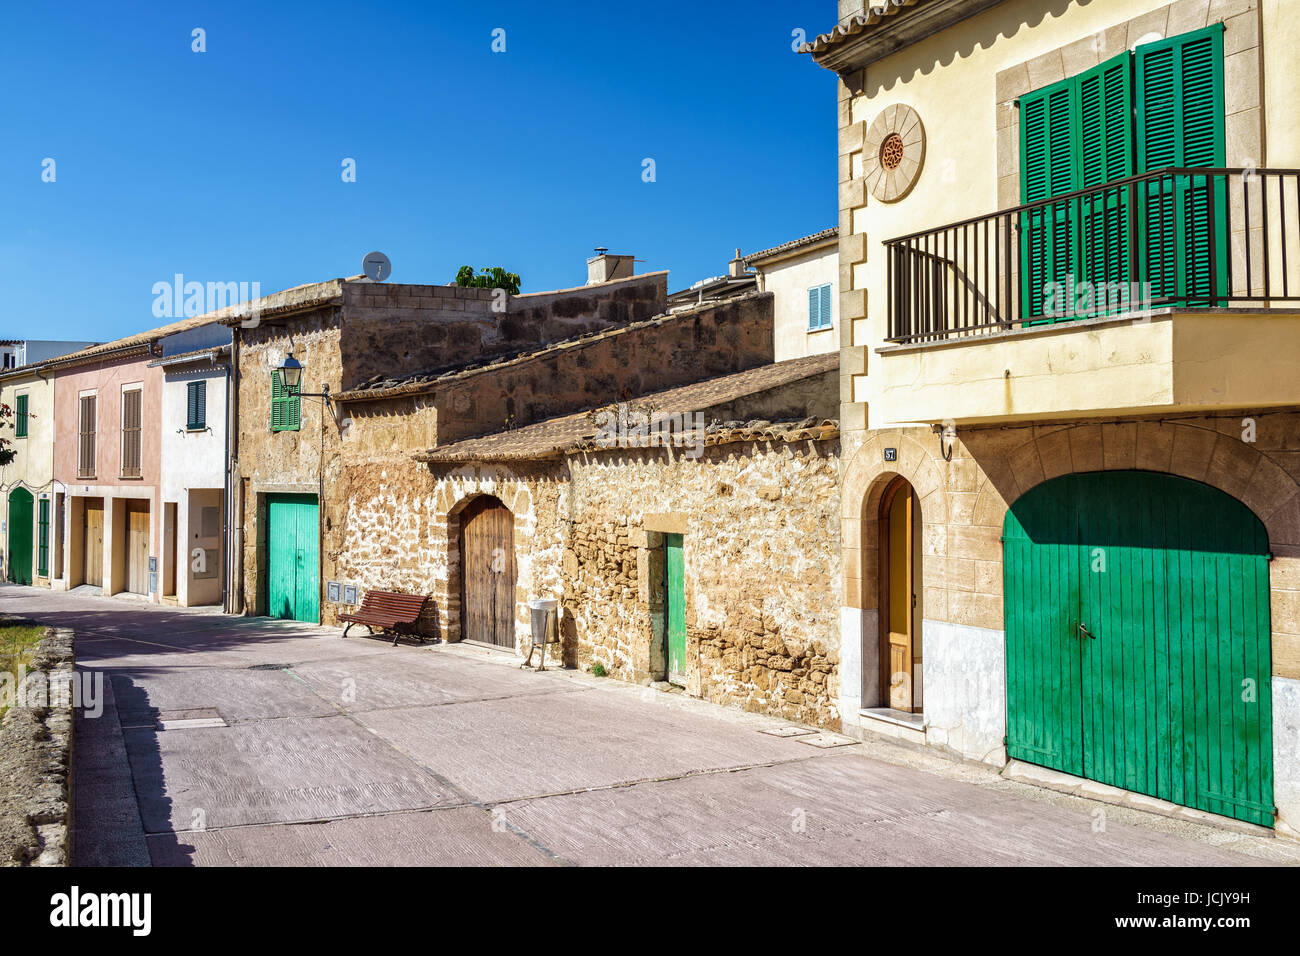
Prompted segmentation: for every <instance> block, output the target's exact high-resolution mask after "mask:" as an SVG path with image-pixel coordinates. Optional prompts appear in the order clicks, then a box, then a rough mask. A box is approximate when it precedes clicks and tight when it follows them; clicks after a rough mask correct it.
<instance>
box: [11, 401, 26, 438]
mask: <svg viewBox="0 0 1300 956" xmlns="http://www.w3.org/2000/svg"><path fill="white" fill-rule="evenodd" d="M14 404H15V405H16V406H17V409H16V411H15V416H16V418H17V421H15V422H14V434H15V435H16V436H17V437H19V438H26V437H27V396H26V395H19V396H18V397H17V399H15V400H14Z"/></svg>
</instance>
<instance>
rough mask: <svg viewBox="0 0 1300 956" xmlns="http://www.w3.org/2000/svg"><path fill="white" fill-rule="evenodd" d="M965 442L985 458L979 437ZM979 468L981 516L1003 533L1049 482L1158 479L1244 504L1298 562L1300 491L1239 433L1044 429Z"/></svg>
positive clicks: (1162, 427)
mask: <svg viewBox="0 0 1300 956" xmlns="http://www.w3.org/2000/svg"><path fill="white" fill-rule="evenodd" d="M1228 421H1235V420H1231V419H1230V420H1228ZM965 441H966V447H967V448H969V449H970V450H971V451H972V452H974V453H975V454H976V457H977V458H982V456H981V455H980V454H979V446H980V439H979V437H978V433H976V434H975V435H972V436H968V437H966V438H965ZM981 464H984V474H985V478H986V480H985V481H984V482H983V484H982V486H981V489H980V500H979V501H978V503H977V505H976V514H977V515H980V516H981V517H983V518H984V519H985V520H990V521H991V520H994V519H995V520H996V522H997V523H998V525H999V526H1000V525H1001V522H1002V520H1003V518H1005V515H1006V510H1007V508H1009V507H1010V505H1011V504H1012V503H1014V502H1015V501H1016V499H1018V498H1019V497H1020V496H1021V495H1023V494H1024V493H1025V492H1027V491H1029V490H1030V489H1031V488H1033V487H1035V486H1037V485H1039V484H1041V483H1042V482H1044V481H1047V480H1049V479H1051V478H1056V477H1059V476H1061V475H1065V474H1071V473H1077V472H1087V471H1128V470H1137V471H1154V472H1160V473H1163V474H1170V475H1177V476H1179V477H1181V478H1189V479H1191V480H1193V481H1199V482H1202V483H1204V484H1207V485H1210V486H1211V487H1214V488H1217V489H1218V490H1220V491H1222V492H1224V493H1225V494H1228V495H1231V496H1232V497H1234V498H1236V499H1237V500H1239V501H1241V502H1242V503H1243V504H1245V505H1246V507H1248V508H1249V509H1250V510H1251V511H1252V512H1253V513H1254V514H1255V515H1256V516H1257V517H1258V518H1259V519H1260V520H1261V521H1262V522H1263V523H1264V528H1265V530H1266V531H1267V532H1268V537H1269V543H1270V547H1271V548H1272V549H1273V553H1274V555H1275V556H1277V557H1284V558H1290V559H1300V484H1298V483H1297V481H1296V479H1295V478H1293V477H1292V476H1291V475H1290V474H1289V473H1288V472H1287V471H1285V470H1284V469H1283V468H1282V467H1281V466H1280V465H1278V464H1277V462H1275V461H1273V460H1272V459H1271V458H1270V457H1269V456H1268V455H1266V454H1264V453H1263V452H1261V451H1259V450H1258V449H1257V448H1256V447H1255V446H1254V445H1253V444H1252V443H1250V442H1246V441H1243V440H1242V438H1241V435H1240V429H1239V428H1238V427H1236V426H1235V425H1234V427H1233V428H1232V429H1231V430H1228V431H1223V430H1220V429H1217V428H1214V427H1211V425H1209V424H1201V423H1195V422H1160V421H1143V422H1106V423H1085V424H1070V425H1061V426H1059V427H1050V426H1042V427H1038V428H1035V429H1033V432H1032V435H1031V437H1029V438H1027V439H1025V440H1024V441H1022V442H1020V443H1019V444H1017V445H1015V446H1013V447H1011V448H1010V449H1009V450H1008V451H1007V452H1006V453H1004V454H1002V455H1000V456H997V457H996V458H995V459H994V460H993V462H990V463H989V464H985V463H984V462H983V461H982V462H981Z"/></svg>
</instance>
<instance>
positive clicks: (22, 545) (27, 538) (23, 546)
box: [9, 488, 32, 584]
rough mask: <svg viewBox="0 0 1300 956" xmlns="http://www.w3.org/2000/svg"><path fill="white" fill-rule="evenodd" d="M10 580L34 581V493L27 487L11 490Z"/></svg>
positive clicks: (20, 582) (16, 582)
mask: <svg viewBox="0 0 1300 956" xmlns="http://www.w3.org/2000/svg"><path fill="white" fill-rule="evenodd" d="M9 580H10V581H12V582H13V583H14V584H31V583H32V493H31V492H30V491H28V490H27V489H26V488H15V489H14V490H13V491H11V492H9Z"/></svg>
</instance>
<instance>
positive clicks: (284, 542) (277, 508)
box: [266, 495, 320, 624]
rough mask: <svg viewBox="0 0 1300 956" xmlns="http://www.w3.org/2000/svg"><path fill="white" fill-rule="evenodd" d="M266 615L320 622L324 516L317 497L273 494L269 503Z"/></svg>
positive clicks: (267, 508) (267, 514) (267, 504)
mask: <svg viewBox="0 0 1300 956" xmlns="http://www.w3.org/2000/svg"><path fill="white" fill-rule="evenodd" d="M266 517H267V532H266V587H267V602H266V613H267V615H268V616H270V617H278V618H286V619H288V620H291V621H305V622H308V623H311V624H315V623H318V622H319V621H320V516H319V511H318V509H317V504H316V496H315V495H270V496H269V497H268V498H267V503H266Z"/></svg>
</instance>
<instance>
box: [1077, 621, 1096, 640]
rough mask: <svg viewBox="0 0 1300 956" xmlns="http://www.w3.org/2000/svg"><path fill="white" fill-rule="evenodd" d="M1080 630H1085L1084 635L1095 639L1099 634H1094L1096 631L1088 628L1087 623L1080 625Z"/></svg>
mask: <svg viewBox="0 0 1300 956" xmlns="http://www.w3.org/2000/svg"><path fill="white" fill-rule="evenodd" d="M1079 630H1080V631H1082V632H1083V635H1084V636H1085V637H1090V638H1092V639H1093V640H1094V641H1095V640H1096V639H1097V635H1096V634H1094V633H1092V631H1090V630H1088V625H1086V624H1080V625H1079Z"/></svg>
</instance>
